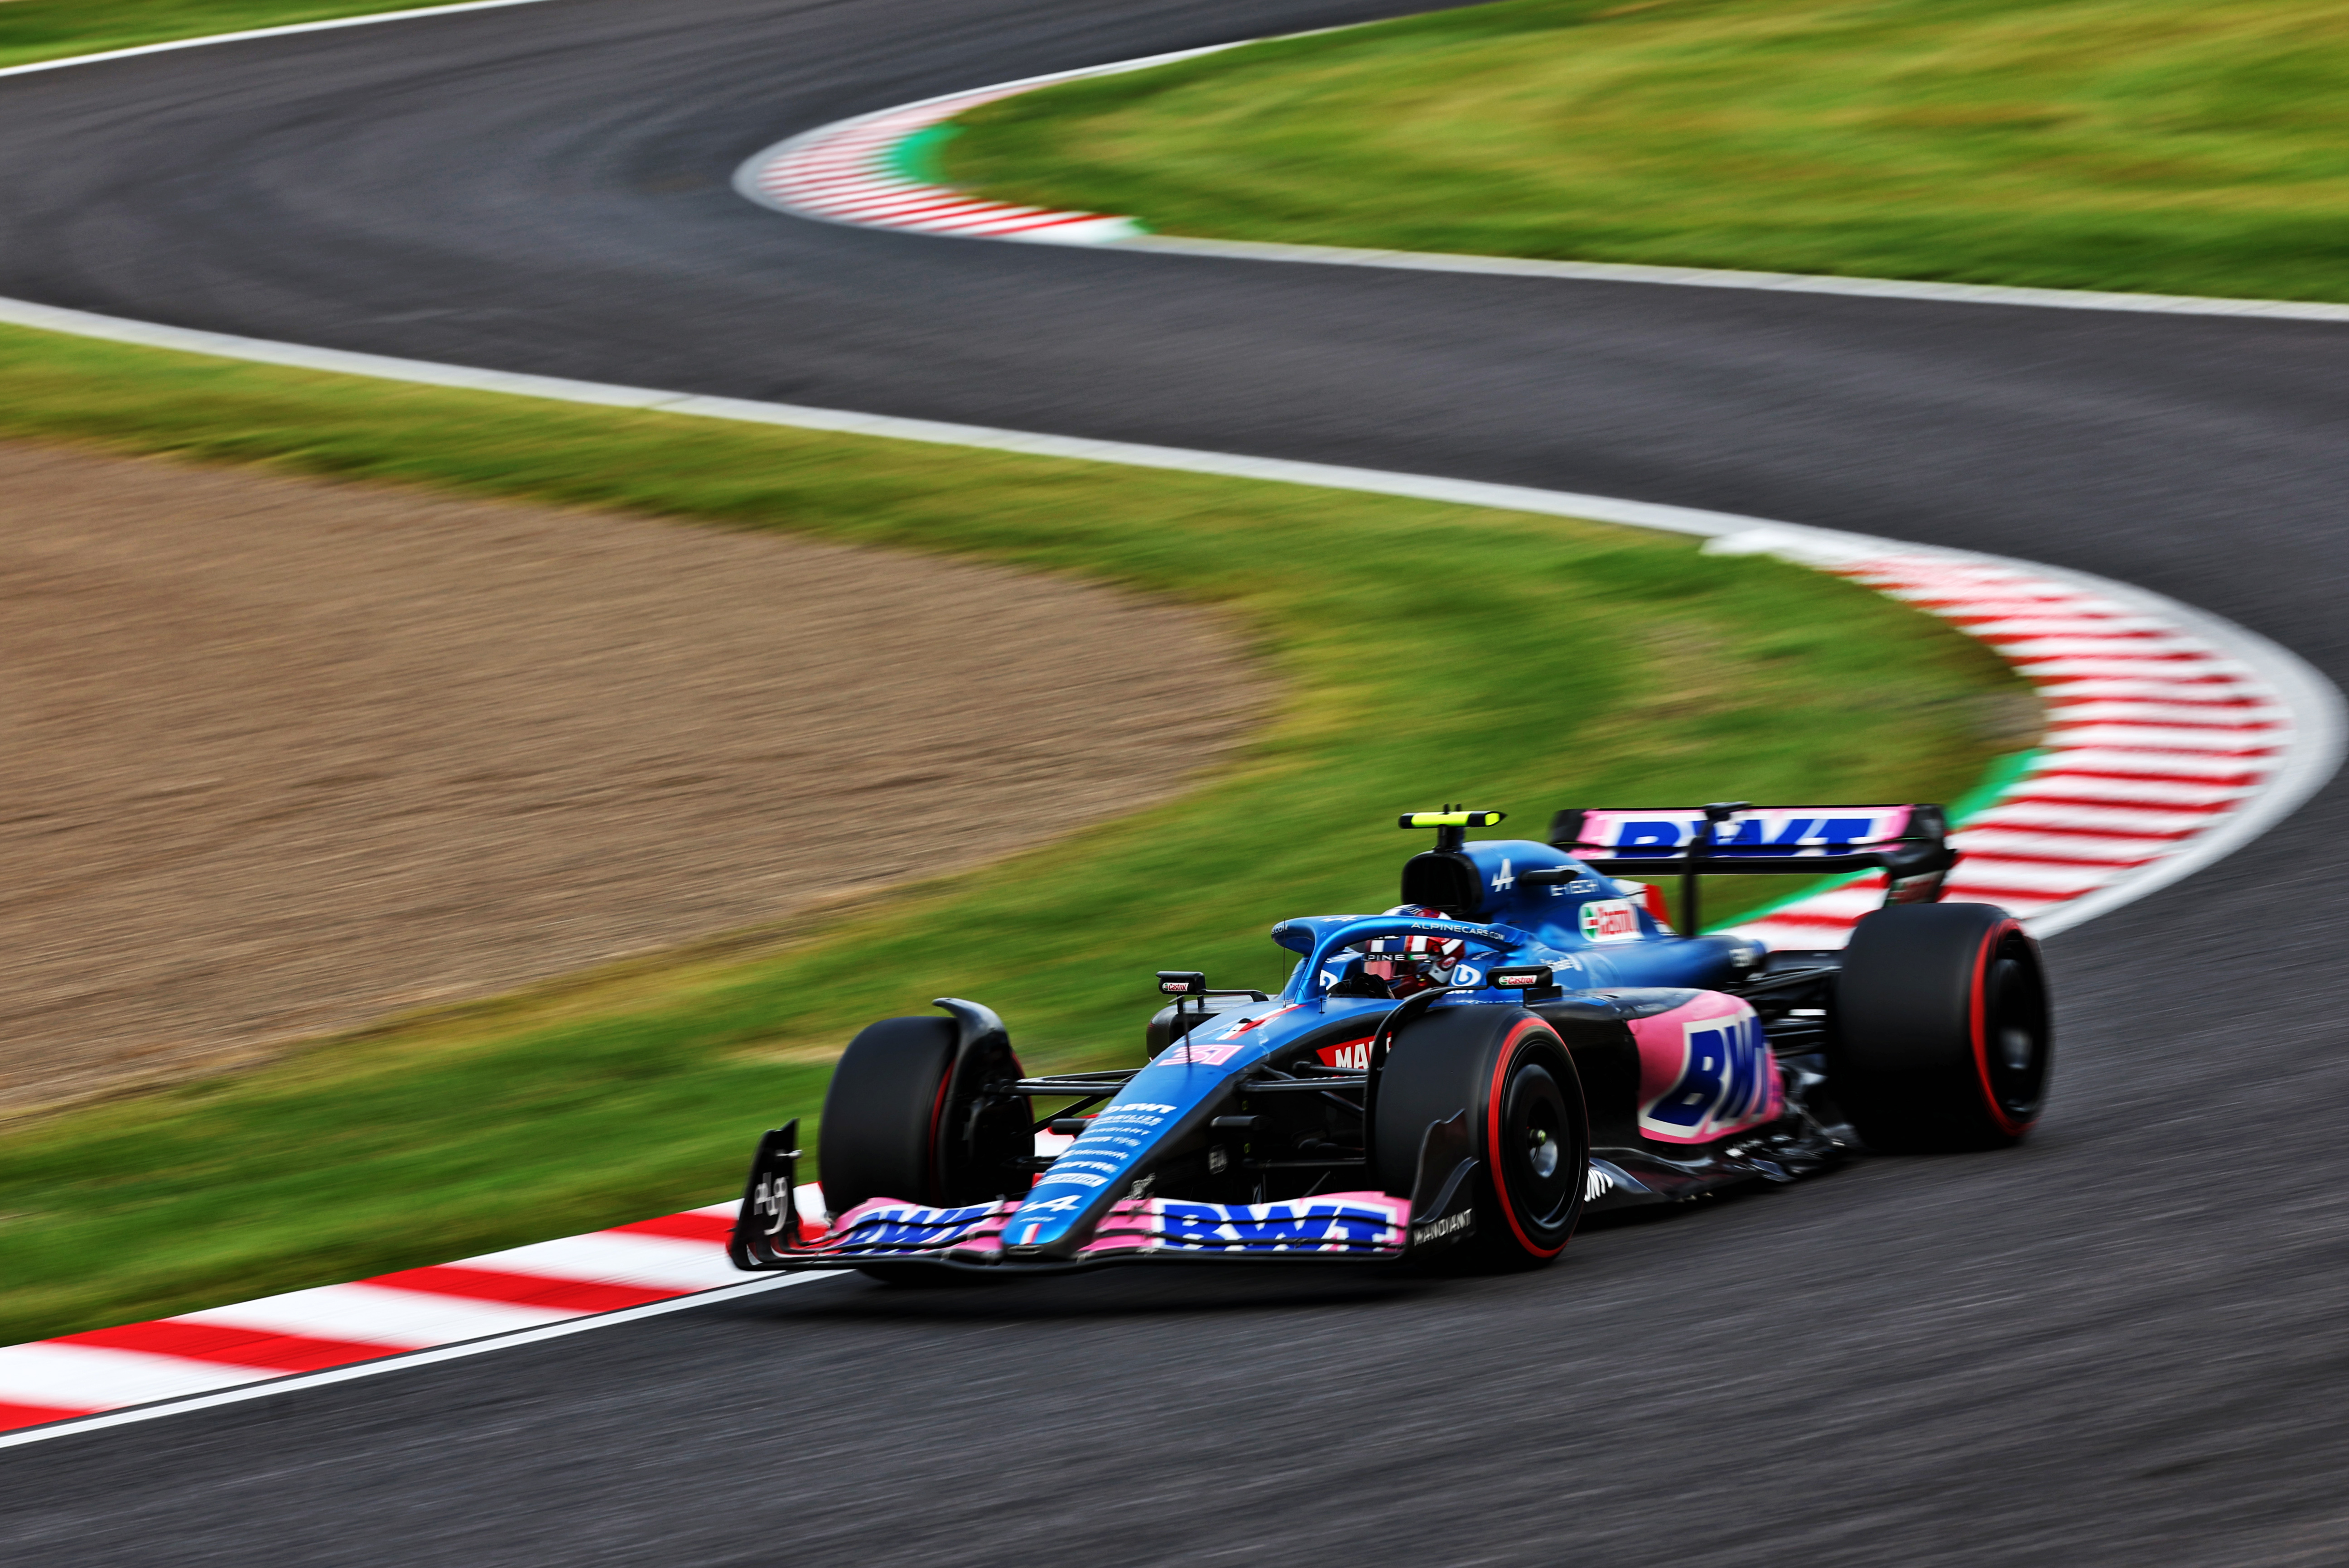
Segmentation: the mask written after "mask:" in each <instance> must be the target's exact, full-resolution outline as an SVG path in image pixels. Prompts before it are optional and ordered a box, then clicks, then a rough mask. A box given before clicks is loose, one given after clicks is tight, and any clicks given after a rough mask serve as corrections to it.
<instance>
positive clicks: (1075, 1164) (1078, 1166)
mask: <svg viewBox="0 0 2349 1568" xmlns="http://www.w3.org/2000/svg"><path fill="white" fill-rule="evenodd" d="M1124 1168H1125V1166H1124V1162H1123V1161H1122V1160H1114V1159H1076V1158H1071V1157H1070V1156H1068V1155H1065V1154H1064V1155H1062V1156H1061V1158H1058V1159H1056V1160H1054V1161H1053V1162H1052V1173H1053V1174H1054V1175H1055V1176H1058V1175H1059V1174H1060V1173H1061V1171H1063V1170H1106V1171H1108V1172H1109V1173H1110V1174H1111V1175H1112V1176H1114V1175H1116V1174H1117V1173H1118V1172H1119V1171H1121V1170H1123V1169H1124Z"/></svg>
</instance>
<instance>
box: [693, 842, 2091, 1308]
mask: <svg viewBox="0 0 2349 1568" xmlns="http://www.w3.org/2000/svg"><path fill="white" fill-rule="evenodd" d="M1501 815H1502V814H1501V813H1499V812H1484V811H1456V810H1451V809H1447V810H1445V811H1443V812H1427V813H1417V814H1413V815H1409V816H1405V817H1403V818H1402V826H1405V827H1417V828H1428V827H1432V828H1433V829H1434V830H1435V832H1436V843H1435V847H1433V849H1430V850H1427V851H1425V852H1423V853H1422V854H1418V855H1415V856H1413V857H1412V858H1411V859H1410V861H1409V862H1408V863H1407V864H1406V865H1405V866H1404V867H1403V873H1402V904H1401V905H1400V906H1399V907H1397V908H1395V909H1390V910H1388V911H1387V912H1386V913H1385V914H1382V915H1322V916H1315V917H1309V918H1306V919H1292V920H1284V921H1282V922H1281V923H1280V924H1278V925H1277V926H1275V927H1274V928H1273V929H1272V939H1273V940H1274V941H1276V942H1278V943H1279V944H1280V945H1281V946H1283V947H1285V948H1288V950H1290V951H1292V952H1294V953H1296V954H1297V955H1298V961H1297V965H1296V968H1295V970H1294V971H1292V972H1291V974H1290V975H1289V978H1288V984H1287V985H1286V986H1285V987H1284V988H1283V989H1282V990H1281V992H1280V993H1279V994H1278V995H1277V996H1268V995H1266V994H1265V993H1264V992H1259V991H1226V990H1214V989H1210V988H1209V986H1208V985H1207V983H1206V977H1205V976H1204V975H1202V974H1200V973H1198V972H1195V971H1161V972H1160V974H1159V975H1158V981H1157V983H1158V989H1159V991H1160V992H1161V993H1163V994H1164V996H1168V997H1171V998H1173V1000H1172V1002H1168V1003H1166V1004H1164V1005H1163V1006H1162V1007H1161V1008H1160V1009H1159V1011H1158V1012H1157V1015H1156V1016H1155V1017H1154V1018H1152V1019H1151V1020H1150V1021H1149V1023H1148V1026H1147V1029H1146V1032H1145V1035H1146V1039H1145V1044H1146V1061H1145V1063H1144V1064H1143V1065H1142V1066H1139V1067H1123V1068H1116V1069H1112V1070H1108V1071H1101V1072H1082V1073H1065V1074H1060V1075H1047V1076H1040V1077H1031V1076H1030V1075H1027V1074H1026V1073H1025V1072H1024V1071H1023V1070H1022V1068H1021V1067H1020V1064H1019V1059H1018V1058H1017V1057H1016V1056H1014V1055H1013V1054H1012V1050H1011V1042H1010V1038H1009V1035H1008V1034H1007V1033H1006V1032H1005V1030H1004V1026H1003V1023H1002V1022H1001V1021H1000V1020H999V1019H998V1018H997V1017H996V1015H995V1014H994V1013H992V1012H989V1011H988V1010H987V1009H986V1008H984V1007H982V1006H979V1005H978V1003H976V1002H964V1001H959V1000H956V999H952V998H942V999H940V1000H939V1002H937V1004H936V1005H937V1006H939V1007H940V1008H942V1009H944V1010H945V1013H946V1016H944V1017H921V1018H891V1019H885V1020H884V1021H882V1022H881V1023H875V1024H873V1025H872V1026H870V1027H869V1028H867V1029H865V1030H864V1031H863V1032H862V1033H859V1034H858V1035H857V1036H856V1038H855V1039H854V1041H853V1042H852V1043H851V1044H849V1047H848V1050H847V1052H846V1054H844V1055H843V1056H842V1058H841V1060H840V1065H839V1067H838V1069H837V1070H836V1071H835V1072H834V1074H833V1080H832V1085H831V1089H830V1091H829V1093H828V1094H827V1095H826V1096H825V1099H824V1107H823V1198H824V1199H825V1201H826V1204H827V1206H828V1207H829V1208H830V1210H831V1211H832V1215H833V1218H832V1219H831V1220H829V1222H828V1223H827V1222H825V1221H823V1220H820V1219H818V1218H816V1217H815V1216H813V1215H812V1214H809V1213H803V1212H802V1208H803V1204H802V1198H803V1196H804V1193H803V1189H801V1188H800V1187H799V1185H798V1182H797V1174H796V1171H797V1167H796V1160H797V1158H798V1155H799V1150H798V1149H797V1148H795V1147H792V1146H793V1145H794V1144H795V1143H796V1141H797V1137H796V1135H797V1129H798V1124H797V1123H796V1122H794V1123H792V1125H791V1126H789V1127H782V1128H779V1129H777V1130H775V1131H773V1132H770V1133H769V1134H767V1135H766V1137H764V1138H763V1139H762V1140H761V1143H760V1146H759V1149H758V1154H757V1158H755V1160H754V1161H753V1163H752V1166H751V1169H750V1180H749V1182H748V1184H747V1187H746V1189H745V1191H744V1195H743V1199H742V1207H741V1210H740V1217H739V1218H738V1220H737V1221H736V1224H735V1229H734V1233H733V1239H732V1241H731V1243H730V1251H731V1254H732V1257H733V1260H734V1262H735V1263H736V1264H737V1265H738V1266H739V1267H741V1268H744V1269H750V1270H771V1269H827V1268H832V1269H836V1268H842V1267H854V1268H858V1269H861V1270H863V1271H864V1272H867V1273H870V1274H874V1275H875V1276H878V1277H881V1278H884V1279H898V1280H903V1281H909V1282H910V1281H914V1280H917V1279H925V1278H941V1277H950V1276H951V1275H953V1274H954V1273H956V1272H963V1273H967V1274H970V1273H977V1274H993V1275H999V1276H1000V1275H1003V1274H1007V1273H1010V1272H1053V1271H1067V1270H1073V1269H1082V1268H1089V1267H1093V1266H1096V1265H1100V1264H1104V1263H1111V1262H1153V1261H1173V1260H1180V1261H1186V1262H1190V1261H1201V1260H1232V1259H1251V1260H1264V1259H1273V1258H1278V1259H1285V1260H1294V1261H1311V1262H1355V1263H1362V1262H1371V1263H1387V1264H1392V1263H1399V1262H1409V1261H1414V1260H1422V1259H1433V1256H1434V1255H1436V1254H1439V1253H1449V1254H1452V1255H1453V1256H1454V1259H1455V1260H1456V1259H1458V1258H1459V1257H1460V1256H1461V1255H1463V1254H1466V1255H1469V1256H1477V1255H1481V1261H1482V1262H1484V1263H1485V1264H1488V1265H1490V1264H1499V1265H1505V1266H1506V1265H1524V1264H1532V1263H1539V1262H1546V1261H1547V1260H1548V1259H1551V1258H1554V1257H1556V1256H1557V1253H1558V1252H1559V1251H1561V1250H1563V1249H1564V1248H1565V1246H1566V1244H1567V1240H1568V1237H1570V1236H1571V1235H1573V1233H1574V1229H1575V1226H1576V1224H1577V1223H1578V1221H1579V1220H1581V1218H1582V1216H1583V1215H1584V1213H1585V1212H1586V1211H1588V1210H1599V1209H1608V1208H1616V1207H1624V1206H1630V1205H1634V1204H1653V1203H1665V1202H1672V1201H1679V1200H1685V1199H1692V1198H1695V1197H1698V1196H1701V1195H1703V1194H1706V1193H1710V1192H1713V1191H1716V1190H1719V1189H1723V1188H1724V1187H1728V1186H1731V1185H1733V1184H1736V1183H1740V1182H1746V1181H1752V1180H1756V1179H1760V1180H1767V1181H1788V1180H1792V1179H1795V1178H1796V1177H1798V1176H1802V1175H1805V1174H1807V1173H1810V1172H1812V1171H1816V1170H1819V1169H1822V1168H1826V1166H1828V1165H1830V1164H1832V1163H1833V1162H1835V1161H1836V1160H1837V1159H1838V1158H1840V1157H1841V1156H1842V1155H1843V1154H1844V1153H1845V1152H1846V1151H1847V1149H1849V1148H1851V1147H1856V1146H1857V1145H1859V1144H1861V1143H1863V1142H1864V1143H1865V1144H1866V1145H1867V1146H1868V1147H1874V1148H1878V1149H1884V1150H1899V1149H1924V1148H1983V1147H1995V1146H1998V1145H2002V1144H2007V1143H2012V1142H2013V1141H2015V1140H2016V1139H2018V1138H2020V1137H2023V1134H2024V1133H2025V1132H2027V1131H2028V1130H2029V1129H2030V1127H2031V1125H2032V1122H2033V1118H2034V1117H2035V1116H2037V1115H2038V1111H2039V1106H2040V1102H2041V1100H2042V1098H2043V1096H2044V1093H2045V1089H2046V1084H2047V1074H2048V1062H2049V1051H2050V1043H2051V1042H2050V1034H2049V1029H2048V1004H2047V993H2046V987H2045V982H2044V979H2043V975H2042V970H2041V965H2040V959H2039V950H2038V948H2037V946H2036V944H2034V943H2033V940H2031V938H2030V937H2029V936H2028V935H2026V934H2025V933H2024V931H2023V928H2022V926H2021V925H2020V924H2019V923H2017V922H2016V921H2015V920H2014V919H2013V918H2012V917H2010V916H2008V915H2007V914H2006V913H2005V912H2004V911H2002V910H2000V909H1994V908H1992V906H1990V905H1987V904H1964V903H1942V902H1940V901H1939V898H1940V889H1941V885H1942V879H1943V877H1944V876H1945V874H1946V873H1947V872H1948V870H1949V869H1950V867H1951V866H1952V865H1953V864H1954V863H1955V861H1956V858H1957V857H1956V854H1955V852H1954V851H1952V850H1951V848H1950V847H1949V845H1948V842H1947V838H1946V831H1945V828H1944V825H1943V821H1942V815H1941V811H1940V807H1938V806H1931V805H1891V806H1883V805H1876V806H1831V807H1794V806H1783V807H1771V808H1765V809H1762V810H1754V809H1751V808H1749V807H1748V806H1747V805H1744V804H1742V803H1740V804H1736V805H1708V806H1703V807H1701V808H1695V809H1686V810H1682V809H1673V810H1659V811H1565V812H1560V813H1559V814H1558V815H1557V819H1556V821H1555V822H1554V823H1553V825H1552V827H1551V832H1550V841H1549V842H1548V843H1536V842H1534V841H1532V840H1529V839H1494V840H1482V841H1479V842H1475V843H1469V842H1467V841H1466V833H1465V830H1466V829H1467V828H1470V827H1481V826H1489V825H1491V824H1494V823H1496V822H1498V821H1499V820H1500V819H1501ZM1842 871H1881V872H1882V873H1883V874H1884V878H1885V885H1886V888H1887V892H1886V902H1885V905H1884V907H1883V908H1882V909H1878V910H1876V911H1874V912H1872V913H1870V914H1869V915H1868V916H1866V917H1865V918H1863V919H1861V920H1860V921H1859V922H1858V924H1857V926H1856V927H1855V928H1854V929H1853V930H1852V933H1851V940H1850V945H1849V946H1848V947H1847V948H1845V949H1843V950H1840V951H1804V952H1785V951H1782V952H1769V951H1766V950H1764V947H1763V945H1762V944H1761V943H1759V942H1756V941H1753V940H1748V939H1745V938H1743V937H1737V936H1728V935H1719V936H1702V935H1696V934H1686V935H1683V934H1679V933H1676V932H1675V931H1674V929H1672V927H1671V925H1670V924H1668V923H1667V922H1666V920H1665V918H1664V917H1665V914H1666V909H1665V905H1664V901H1663V899H1662V898H1661V895H1660V894H1659V892H1658V891H1657V889H1656V888H1653V887H1652V886H1651V885H1648V884H1646V883H1643V882H1635V881H1623V880H1618V879H1617V878H1618V877H1631V876H1649V875H1653V874H1656V873H1670V874H1676V875H1678V876H1679V877H1682V889H1683V890H1682V909H1681V920H1680V927H1681V930H1682V931H1683V932H1688V933H1694V932H1696V931H1697V930H1698V929H1699V926H1698V920H1697V911H1696V907H1695V906H1696V899H1697V889H1698V883H1697V877H1699V876H1700V875H1702V874H1719V873H1723V872H1744V873H1780V874H1808V875H1812V876H1817V875H1820V874H1823V873H1832V872H1842ZM1038 1100H1046V1101H1059V1102H1061V1106H1060V1108H1059V1109H1058V1110H1055V1111H1053V1112H1051V1113H1050V1114H1049V1115H1046V1116H1038V1115H1037V1113H1036V1110H1035V1102H1036V1101H1038ZM1048 1132H1049V1133H1051V1134H1057V1135H1061V1137H1069V1136H1073V1137H1074V1142H1072V1143H1070V1144H1068V1145H1067V1146H1066V1147H1064V1148H1062V1149H1061V1151H1060V1152H1059V1153H1057V1154H1040V1153H1039V1152H1038V1142H1039V1138H1038V1135H1039V1134H1044V1133H1048ZM1051 1141H1052V1142H1053V1143H1055V1144H1058V1143H1059V1142H1060V1141H1061V1138H1060V1137H1055V1138H1053V1139H1052V1140H1051Z"/></svg>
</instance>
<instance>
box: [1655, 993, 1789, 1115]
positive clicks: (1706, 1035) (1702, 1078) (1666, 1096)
mask: <svg viewBox="0 0 2349 1568" xmlns="http://www.w3.org/2000/svg"><path fill="white" fill-rule="evenodd" d="M1676 1011H1677V1010H1676ZM1642 1024H1644V1025H1647V1026H1648V1027H1646V1028H1640V1025H1642ZM1634 1032H1635V1033H1638V1034H1639V1035H1640V1057H1641V1064H1640V1078H1641V1081H1642V1087H1643V1088H1645V1087H1648V1086H1649V1085H1652V1084H1654V1083H1656V1082H1658V1081H1663V1082H1665V1083H1667V1084H1668V1085H1669V1086H1668V1087H1666V1088H1665V1089H1664V1090H1663V1091H1662V1092H1661V1094H1654V1095H1651V1096H1648V1097H1647V1098H1646V1099H1645V1101H1644V1103H1642V1104H1641V1106H1640V1131H1641V1132H1643V1133H1646V1134H1647V1135H1649V1136H1650V1137H1657V1138H1661V1139H1664V1140H1665V1141H1667V1142H1671V1143H1700V1142H1702V1141H1703V1140H1705V1139H1707V1138H1712V1137H1720V1136H1721V1135H1723V1134H1724V1133H1731V1132H1735V1131H1737V1130H1738V1129H1739V1128H1741V1127H1751V1126H1753V1125H1754V1123H1755V1122H1758V1121H1762V1120H1764V1119H1766V1118H1767V1117H1769V1116H1773V1115H1775V1114H1776V1112H1777V1109H1778V1106H1779V1089H1778V1068H1777V1063H1776V1061H1775V1059H1774V1058H1773V1057H1772V1056H1771V1054H1770V1044H1769V1042H1768V1041H1767V1040H1766V1039H1764V1036H1763V1033H1762V1023H1761V1020H1759V1019H1757V1018H1755V1017H1754V1010H1753V1009H1752V1008H1751V1007H1748V1006H1747V1005H1746V1004H1745V1003H1744V1002H1736V1003H1735V1011H1734V1012H1729V1013H1727V1014H1726V1015H1718V1014H1717V1015H1716V1016H1713V1017H1710V1018H1675V1017H1674V1016H1673V1014H1671V1013H1662V1014H1659V1015H1658V1016H1657V1017H1655V1018H1652V1019H1641V1020H1639V1021H1638V1023H1637V1024H1635V1025H1634ZM1660 1036H1661V1037H1662V1038H1661V1039H1660V1038H1659V1037H1660ZM1675 1045H1676V1046H1677V1051H1676V1052H1675V1051H1674V1050H1673V1046H1675ZM1674 1054H1677V1056H1678V1057H1679V1061H1678V1062H1677V1064H1675V1063H1674V1062H1673V1061H1672V1060H1671V1057H1672V1056H1673V1055H1674ZM1658 1068H1661V1069H1662V1071H1661V1072H1658V1071H1657V1069H1658Z"/></svg>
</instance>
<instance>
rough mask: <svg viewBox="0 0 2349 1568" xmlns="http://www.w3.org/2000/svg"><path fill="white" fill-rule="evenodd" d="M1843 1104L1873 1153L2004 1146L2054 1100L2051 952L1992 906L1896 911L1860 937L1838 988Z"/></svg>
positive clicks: (1838, 1074)
mask: <svg viewBox="0 0 2349 1568" xmlns="http://www.w3.org/2000/svg"><path fill="white" fill-rule="evenodd" d="M1834 1023H1835V1029H1834V1056H1833V1077H1834V1088H1835V1095H1836V1098H1837V1102H1838V1103H1839V1104H1840V1105H1841V1106H1842V1107H1843V1110H1844V1113H1845V1114H1846V1115H1847V1116H1849V1117H1850V1118H1851V1121H1852V1125H1853V1126H1854V1127H1857V1128H1858V1129H1859V1133H1860V1136H1861V1137H1865V1138H1866V1139H1867V1140H1868V1143H1869V1145H1870V1146H1871V1147H1876V1148H1878V1149H1882V1150H1886V1151H1888V1152H1927V1151H1935V1150H1955V1149H1979V1148H2000V1147H2005V1146H2007V1145H2010V1144H2013V1143H2016V1142H2019V1141H2021V1139H2022V1138H2023V1135H2024V1134H2026V1133H2028V1132H2029V1131H2030V1130H2031V1128H2032V1126H2033V1123H2035V1122H2036V1121H2037V1120H2038V1119H2039V1111H2040V1107H2041V1106H2042V1105H2044V1103H2045V1101H2046V1097H2047V1079H2048V1073H2049V1069H2050V1067H2051V1066H2052V1064H2053V1062H2054V1034H2053V1032H2052V1031H2051V1029H2050V1027H2049V1016H2048V1005H2047V982H2046V978H2045V975H2044V971H2042V969H2041V966H2040V961H2039V947H2038V944H2037V943H2035V942H2033V940H2031V938H2030V937H2029V936H2028V935H2026V934H2025V933H2024V931H2023V926H2022V924H2021V922H2019V921H2017V920H2016V919H2014V917H2013V916H2012V915H2009V914H2008V913H2007V912H2006V911H2005V910H2003V909H1998V908H1996V907H1994V906H1992V905H1989V904H1896V905H1894V906H1892V907H1891V908H1889V909H1878V911H1876V912H1875V913H1874V914H1872V915H1869V916H1868V917H1867V918H1866V919H1863V920H1861V921H1860V922H1859V924H1858V925H1857V926H1856V927H1854V928H1853V929H1852V938H1851V945H1850V947H1849V948H1847V950H1845V954H1844V962H1843V970H1842V972H1841V974H1840V975H1838V976H1837V981H1836V1000H1835V1018H1834Z"/></svg>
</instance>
